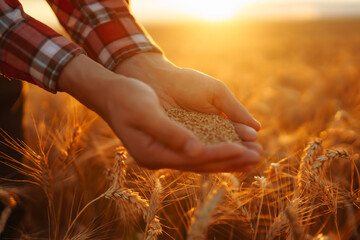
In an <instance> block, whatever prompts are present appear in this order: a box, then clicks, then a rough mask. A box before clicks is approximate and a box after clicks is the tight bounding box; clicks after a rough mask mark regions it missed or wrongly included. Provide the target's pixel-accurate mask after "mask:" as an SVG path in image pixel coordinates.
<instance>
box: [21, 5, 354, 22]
mask: <svg viewBox="0 0 360 240" xmlns="http://www.w3.org/2000/svg"><path fill="white" fill-rule="evenodd" d="M119 1H120V0H119ZM20 2H21V3H22V4H23V6H24V9H25V11H26V12H27V13H28V14H30V15H32V16H33V17H35V18H37V19H38V20H40V21H43V22H46V23H48V24H49V25H51V26H54V25H57V24H58V23H57V20H56V18H55V17H54V15H53V14H52V13H51V10H50V9H49V7H48V6H47V4H46V1H45V0H20ZM131 9H132V11H133V14H134V15H135V16H136V18H137V19H138V20H139V21H140V22H141V23H144V24H147V23H168V22H181V21H193V20H194V19H196V20H200V21H213V22H214V21H215V22H217V21H229V20H234V19H249V18H250V19H254V18H255V19H259V18H266V19H267V18H282V19H284V18H300V19H304V18H305V19H309V18H310V19H313V18H321V17H342V16H348V17H353V16H358V17H360V0H131Z"/></svg>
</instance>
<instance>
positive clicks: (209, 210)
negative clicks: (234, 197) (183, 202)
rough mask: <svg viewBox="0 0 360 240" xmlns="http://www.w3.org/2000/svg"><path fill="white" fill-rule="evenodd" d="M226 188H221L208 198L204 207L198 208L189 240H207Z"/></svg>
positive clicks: (189, 233)
mask: <svg viewBox="0 0 360 240" xmlns="http://www.w3.org/2000/svg"><path fill="white" fill-rule="evenodd" d="M224 190H225V187H224V186H221V187H220V188H219V189H217V190H216V191H214V192H213V193H212V194H210V195H209V196H208V198H207V199H206V201H205V202H204V204H203V205H202V206H198V208H197V211H196V212H195V215H194V216H193V218H192V223H191V226H190V230H189V232H188V238H187V239H188V240H200V239H205V234H206V230H207V228H208V226H209V225H210V218H211V216H212V214H213V212H214V211H215V209H216V208H217V206H218V203H219V201H220V200H221V198H222V196H223V194H224Z"/></svg>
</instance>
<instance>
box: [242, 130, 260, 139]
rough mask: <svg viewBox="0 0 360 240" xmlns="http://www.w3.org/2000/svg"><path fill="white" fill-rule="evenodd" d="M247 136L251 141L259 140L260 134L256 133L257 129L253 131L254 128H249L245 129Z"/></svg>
mask: <svg viewBox="0 0 360 240" xmlns="http://www.w3.org/2000/svg"><path fill="white" fill-rule="evenodd" d="M245 132H246V134H247V135H248V138H250V139H254V140H255V139H257V138H258V133H257V132H256V130H255V129H253V128H252V127H247V128H246V129H245Z"/></svg>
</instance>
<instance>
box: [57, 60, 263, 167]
mask: <svg viewBox="0 0 360 240" xmlns="http://www.w3.org/2000/svg"><path fill="white" fill-rule="evenodd" d="M58 89H59V90H60V91H64V92H67V93H69V94H70V95H72V96H73V97H75V98H76V99H78V100H79V101H80V102H82V103H83V104H84V105H85V106H87V107H88V108H90V109H92V110H93V111H95V112H96V113H98V114H99V115H100V116H101V117H102V118H103V119H104V120H105V121H106V122H107V123H108V124H109V126H110V127H111V128H112V130H113V131H114V132H115V134H116V135H117V136H118V137H119V138H120V139H121V141H122V143H123V144H124V146H125V147H126V148H127V150H128V151H129V153H130V154H131V155H132V157H134V159H135V160H136V161H137V163H138V164H139V165H140V166H143V167H146V168H149V169H160V168H172V169H179V170H184V171H195V172H230V171H248V170H250V169H251V168H252V166H253V165H255V164H257V163H258V162H259V161H260V153H261V147H260V145H258V144H256V143H255V142H254V141H255V140H256V138H257V133H256V131H257V130H259V129H260V124H259V123H258V122H257V121H256V120H255V119H254V118H253V117H252V116H251V115H250V114H249V113H248V111H247V110H246V109H245V108H244V107H243V106H242V105H241V104H240V103H239V102H238V101H237V100H236V98H235V97H234V96H233V95H232V94H231V92H230V91H229V90H228V88H227V87H226V86H225V84H223V83H222V82H220V81H219V80H216V79H214V78H212V77H209V76H207V75H205V74H202V73H200V72H197V71H194V70H190V69H182V68H179V67H177V66H175V65H173V64H172V63H170V62H169V61H168V60H167V59H166V58H164V57H163V56H162V55H161V54H158V53H140V54H137V55H135V56H133V57H131V58H129V59H127V60H125V61H124V62H122V63H121V64H120V65H118V66H117V67H116V68H115V70H114V72H112V71H110V70H108V69H106V68H104V67H103V66H101V65H100V64H98V63H96V62H95V61H93V60H91V59H90V58H89V57H87V56H85V55H79V56H77V57H75V58H74V59H72V60H71V61H70V62H69V63H68V64H67V66H66V67H65V68H64V70H63V71H62V73H61V75H60V78H59V80H58ZM169 107H182V108H185V109H189V110H196V111H201V112H208V113H224V114H226V115H227V116H228V117H229V119H230V120H232V121H233V123H234V125H235V128H236V130H237V132H238V134H239V136H240V137H241V138H242V139H243V140H244V141H245V142H244V144H243V145H239V144H234V143H223V144H217V145H212V146H204V145H203V144H202V143H201V142H200V141H199V139H197V138H196V137H195V136H194V135H193V134H192V133H191V132H190V131H189V130H187V129H185V128H184V127H182V126H180V125H179V124H177V123H175V122H173V121H171V120H170V119H169V118H168V117H167V116H166V113H165V111H164V108H169Z"/></svg>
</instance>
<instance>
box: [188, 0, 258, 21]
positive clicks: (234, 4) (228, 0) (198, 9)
mask: <svg viewBox="0 0 360 240" xmlns="http://www.w3.org/2000/svg"><path fill="white" fill-rule="evenodd" d="M252 2H254V0H221V1H220V0H191V1H190V2H189V4H188V7H189V8H188V11H189V12H191V13H192V14H193V15H194V16H196V17H200V18H202V19H205V20H211V21H221V20H227V19H230V18H232V17H234V16H235V15H236V14H237V13H238V12H239V11H240V10H241V9H242V8H243V7H245V6H247V5H249V4H251V3H252Z"/></svg>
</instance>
